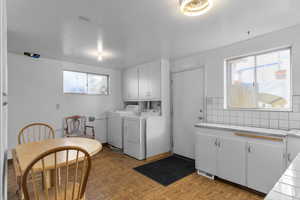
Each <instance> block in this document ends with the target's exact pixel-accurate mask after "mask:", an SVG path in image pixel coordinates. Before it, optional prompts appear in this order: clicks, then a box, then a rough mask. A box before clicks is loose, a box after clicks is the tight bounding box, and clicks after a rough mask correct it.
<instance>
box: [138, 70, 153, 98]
mask: <svg viewBox="0 0 300 200" xmlns="http://www.w3.org/2000/svg"><path fill="white" fill-rule="evenodd" d="M150 67H151V66H150V65H149V64H143V65H140V66H139V67H138V69H139V99H140V100H148V99H149V98H150V82H149V80H150V79H149V77H150V73H151V69H150Z"/></svg>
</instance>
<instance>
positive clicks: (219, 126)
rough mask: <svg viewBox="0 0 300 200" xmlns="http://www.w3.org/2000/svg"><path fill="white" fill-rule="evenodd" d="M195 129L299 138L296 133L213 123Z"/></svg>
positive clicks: (298, 134) (201, 124)
mask: <svg viewBox="0 0 300 200" xmlns="http://www.w3.org/2000/svg"><path fill="white" fill-rule="evenodd" d="M194 126H195V127H197V128H211V129H222V130H231V131H245V132H250V133H257V134H260V135H268V136H277V137H286V136H288V135H294V136H300V132H299V131H298V132H297V131H293V132H292V131H286V130H277V129H268V128H256V127H245V126H232V125H226V124H213V123H196V124H195V125H194Z"/></svg>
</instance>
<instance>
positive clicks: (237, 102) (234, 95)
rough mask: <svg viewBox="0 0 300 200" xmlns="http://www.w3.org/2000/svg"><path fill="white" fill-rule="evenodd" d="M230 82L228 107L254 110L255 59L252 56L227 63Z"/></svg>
mask: <svg viewBox="0 0 300 200" xmlns="http://www.w3.org/2000/svg"><path fill="white" fill-rule="evenodd" d="M227 64H228V66H229V69H230V76H231V77H229V78H231V81H230V82H229V83H230V85H229V86H228V105H229V106H230V107H234V108H255V107H256V95H255V94H256V92H255V87H254V82H255V59H254V57H253V56H251V57H246V58H241V59H237V60H232V61H229V62H228V63H227Z"/></svg>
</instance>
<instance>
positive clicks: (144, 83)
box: [124, 61, 161, 101]
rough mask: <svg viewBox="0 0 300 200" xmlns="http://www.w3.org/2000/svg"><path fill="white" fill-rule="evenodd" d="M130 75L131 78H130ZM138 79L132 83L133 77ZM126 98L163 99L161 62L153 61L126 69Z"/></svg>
mask: <svg viewBox="0 0 300 200" xmlns="http://www.w3.org/2000/svg"><path fill="white" fill-rule="evenodd" d="M128 77H129V78H128ZM130 77H135V78H134V79H135V80H137V83H136V81H135V82H134V84H133V83H132V78H130ZM124 99H125V100H142V101H143V100H144V101H147V100H160V99H161V62H160V61H157V62H151V63H146V64H143V65H139V66H137V67H134V68H129V69H127V70H125V71H124Z"/></svg>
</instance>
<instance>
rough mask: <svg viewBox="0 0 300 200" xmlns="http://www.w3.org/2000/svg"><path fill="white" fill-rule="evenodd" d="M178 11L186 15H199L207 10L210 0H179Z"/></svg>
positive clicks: (209, 6) (210, 4)
mask: <svg viewBox="0 0 300 200" xmlns="http://www.w3.org/2000/svg"><path fill="white" fill-rule="evenodd" d="M179 3H180V11H181V12H182V13H183V14H184V15H187V16H199V15H203V14H204V13H206V12H207V11H209V10H210V9H211V7H212V5H213V2H212V0H179Z"/></svg>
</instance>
